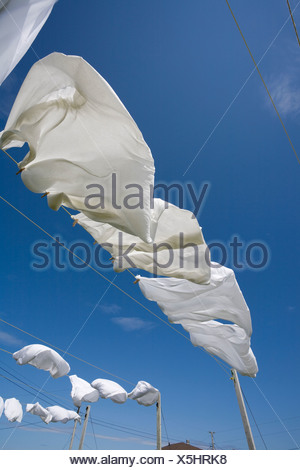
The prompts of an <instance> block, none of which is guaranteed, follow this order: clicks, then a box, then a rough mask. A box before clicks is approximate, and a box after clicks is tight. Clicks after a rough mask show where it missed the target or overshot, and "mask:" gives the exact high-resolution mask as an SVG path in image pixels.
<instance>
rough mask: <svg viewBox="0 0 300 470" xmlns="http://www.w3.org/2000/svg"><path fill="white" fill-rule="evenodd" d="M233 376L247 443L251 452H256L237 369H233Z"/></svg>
mask: <svg viewBox="0 0 300 470" xmlns="http://www.w3.org/2000/svg"><path fill="white" fill-rule="evenodd" d="M231 375H232V377H231V378H232V380H233V383H234V388H235V393H236V396H237V400H238V404H239V408H240V413H241V417H242V421H243V425H244V430H245V434H246V438H247V442H248V447H249V450H256V447H255V444H254V440H253V436H252V431H251V428H250V423H249V419H248V415H247V411H246V407H245V403H244V399H243V395H242V390H241V386H240V381H239V378H238V375H237V371H236V370H235V369H231Z"/></svg>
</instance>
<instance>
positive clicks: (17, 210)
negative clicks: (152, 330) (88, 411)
mask: <svg viewBox="0 0 300 470" xmlns="http://www.w3.org/2000/svg"><path fill="white" fill-rule="evenodd" d="M0 199H2V201H4V202H5V203H6V204H8V205H9V206H10V207H11V208H12V209H14V210H15V211H16V212H18V213H19V214H20V215H22V216H23V217H24V218H25V219H27V220H28V221H29V222H31V223H32V224H33V225H34V226H35V227H37V228H38V229H39V230H41V231H42V232H43V233H45V234H46V235H47V236H48V237H50V238H51V239H53V240H54V241H55V242H56V243H58V244H59V245H60V246H61V247H63V248H64V249H65V250H66V251H68V252H69V253H72V255H73V256H75V257H76V258H77V259H79V260H80V261H81V262H83V263H84V264H85V265H86V266H88V267H89V268H90V269H92V270H93V271H94V272H96V273H97V274H98V275H99V276H101V277H102V278H103V279H105V280H106V281H107V282H109V283H110V284H111V285H113V286H114V287H116V288H117V289H118V290H119V291H120V292H122V293H123V294H124V295H126V296H127V297H129V298H130V299H131V300H133V301H134V302H135V303H137V304H138V305H139V306H140V307H142V308H143V309H145V310H146V311H147V312H148V313H150V314H151V315H153V316H155V317H156V318H157V319H158V320H160V321H161V322H162V323H164V324H165V325H167V326H168V327H169V328H171V329H172V330H173V331H175V332H176V333H177V334H179V335H181V336H182V337H183V338H185V339H186V340H187V341H189V342H190V343H191V340H190V338H188V337H187V336H186V335H184V334H183V333H181V332H180V331H179V330H177V329H176V328H174V327H173V326H172V325H171V324H170V323H168V322H167V321H165V320H163V319H162V318H161V317H160V316H159V315H156V314H155V313H154V312H152V310H150V309H149V308H148V307H146V306H145V305H144V304H142V303H141V302H139V301H138V300H137V299H136V298H135V297H133V296H132V295H130V294H129V293H128V292H126V291H125V290H124V289H122V288H121V287H119V286H118V285H117V284H115V283H114V282H113V281H111V280H110V279H108V278H107V277H106V276H104V275H103V274H102V273H101V272H100V271H98V270H97V269H95V268H94V267H93V266H92V265H91V264H89V263H87V262H86V261H85V260H83V259H82V258H81V257H80V256H78V255H76V254H75V253H74V252H72V251H71V250H70V249H69V248H67V247H66V246H65V244H64V243H60V242H58V241H57V239H56V238H55V237H53V236H52V235H51V234H50V233H48V232H47V231H46V230H44V229H43V228H42V227H41V226H40V225H38V224H37V223H36V222H34V221H33V220H32V219H30V218H29V217H28V216H27V215H25V214H24V213H23V212H22V211H20V210H19V209H17V208H16V207H15V206H13V205H12V204H11V203H10V202H9V201H7V200H6V199H5V198H3V197H2V196H0ZM0 320H1V321H4V320H2V319H0ZM7 324H8V323H7ZM11 326H12V325H11ZM18 329H20V328H18ZM20 331H22V330H21V329H20ZM23 332H24V331H23ZM41 341H43V340H41ZM43 342H44V343H45V344H49V343H47V342H45V341H43ZM53 347H55V346H53ZM56 349H58V350H60V349H59V348H56ZM199 349H201V350H202V351H204V352H205V353H206V354H208V355H209V356H210V357H211V358H212V359H214V360H215V361H216V362H217V364H219V366H220V367H221V368H222V369H223V370H224V372H225V373H226V374H227V375H228V376H230V374H229V372H228V371H227V370H226V368H225V365H223V363H222V362H221V361H220V360H219V359H218V358H217V357H216V356H214V355H213V354H211V353H210V352H209V351H207V350H206V349H205V348H203V347H202V346H199ZM61 351H62V350H61ZM63 352H64V353H65V354H69V355H71V354H70V353H68V352H67V351H63ZM71 356H72V355H71ZM73 357H75V356H73ZM77 359H78V358H77ZM226 367H227V368H228V369H229V367H228V365H227V364H226ZM100 370H103V369H100ZM104 372H106V373H108V372H107V371H104ZM109 374H110V373H109ZM110 375H112V374H110ZM117 378H119V379H120V380H124V381H125V382H128V381H127V380H125V379H122V378H121V377H117Z"/></svg>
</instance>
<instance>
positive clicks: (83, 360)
mask: <svg viewBox="0 0 300 470" xmlns="http://www.w3.org/2000/svg"><path fill="white" fill-rule="evenodd" d="M0 197H1V196H0ZM0 321H1V322H2V323H5V324H6V325H8V326H11V327H12V328H15V329H16V330H18V331H21V332H22V333H24V334H26V335H28V336H31V337H32V338H34V339H37V340H38V341H41V342H42V343H44V344H47V345H48V346H51V347H52V348H55V349H57V350H58V351H60V352H63V353H64V354H68V355H69V356H71V357H73V358H74V359H77V360H78V361H81V362H83V363H84V364H87V365H89V366H91V367H94V368H95V369H98V370H101V371H102V372H105V373H106V374H108V375H111V376H112V377H115V378H117V379H119V380H123V381H124V382H127V383H129V384H130V385H135V384H134V383H133V382H130V381H129V380H126V379H123V378H122V377H119V376H117V375H115V374H113V373H111V372H109V371H107V370H105V369H102V368H101V367H99V366H96V365H95V364H92V363H90V362H88V361H86V360H85V359H82V358H80V357H78V356H75V355H74V354H71V353H69V352H67V351H64V350H63V349H61V348H59V347H57V346H55V345H54V344H51V343H49V342H48V341H45V340H43V339H42V338H39V337H38V336H35V335H33V334H31V333H29V332H28V331H25V330H23V329H22V328H19V327H18V326H16V325H13V324H12V323H9V322H7V321H6V320H3V318H0ZM0 350H1V351H4V352H6V353H8V354H12V353H11V352H9V351H6V350H5V349H1V348H0Z"/></svg>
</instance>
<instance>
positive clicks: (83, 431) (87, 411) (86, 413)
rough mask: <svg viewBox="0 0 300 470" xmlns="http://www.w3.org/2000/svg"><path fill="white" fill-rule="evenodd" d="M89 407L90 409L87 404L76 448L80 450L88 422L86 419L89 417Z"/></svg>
mask: <svg viewBox="0 0 300 470" xmlns="http://www.w3.org/2000/svg"><path fill="white" fill-rule="evenodd" d="M90 409H91V407H90V405H88V406H87V407H86V412H85V417H84V423H83V429H82V433H81V438H80V442H79V447H78V450H82V447H83V442H84V438H85V433H86V428H87V423H88V419H89V414H90Z"/></svg>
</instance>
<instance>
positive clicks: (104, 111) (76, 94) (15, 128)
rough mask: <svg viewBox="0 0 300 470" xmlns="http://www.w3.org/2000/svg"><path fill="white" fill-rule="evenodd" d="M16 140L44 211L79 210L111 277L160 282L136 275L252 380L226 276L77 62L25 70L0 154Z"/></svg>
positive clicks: (125, 122)
mask: <svg viewBox="0 0 300 470" xmlns="http://www.w3.org/2000/svg"><path fill="white" fill-rule="evenodd" d="M24 3H26V2H24ZM37 3H38V2H37ZM49 3H52V2H49ZM8 5H9V3H8ZM4 8H5V7H4ZM3 11H4V10H3V9H2V10H0V15H1V14H2V12H3ZM0 20H1V16H0ZM25 142H27V143H28V145H29V152H28V154H27V155H26V156H25V158H24V159H23V160H22V161H21V162H20V163H19V164H18V166H19V172H18V173H20V174H21V178H22V180H23V182H24V184H25V186H26V187H27V188H28V189H29V190H31V191H33V192H35V193H42V194H44V195H46V196H47V200H48V205H49V207H50V208H52V209H54V210H58V209H59V208H60V207H61V206H63V207H68V208H70V209H73V210H77V211H79V213H77V214H75V215H73V216H72V217H73V219H74V220H75V222H78V223H79V224H80V225H81V226H82V227H83V228H84V229H85V230H87V231H88V232H89V233H90V234H91V235H92V236H93V238H94V239H95V240H96V241H97V242H98V243H100V244H101V245H102V246H103V247H104V248H105V249H107V250H108V251H109V252H110V253H111V255H112V257H113V261H114V269H115V270H116V271H123V270H124V269H127V268H128V267H136V268H139V269H143V270H145V271H148V272H150V273H154V274H158V275H160V276H166V277H163V278H153V279H151V278H145V277H138V279H137V280H138V281H139V282H138V284H139V286H140V288H141V291H142V293H143V294H144V295H145V296H146V297H147V298H148V299H149V300H153V301H156V302H157V304H158V305H159V307H160V308H161V309H162V311H163V312H164V314H166V315H167V317H168V319H169V321H170V322H173V323H180V324H181V325H182V326H183V328H184V329H186V330H187V331H188V332H189V334H190V338H191V342H192V343H193V344H194V345H195V346H199V347H203V348H204V349H205V350H207V351H208V352H209V353H210V354H212V355H215V356H218V357H220V358H221V359H223V360H224V361H226V362H227V363H228V364H230V366H232V367H234V368H236V370H237V371H239V372H240V373H241V374H243V375H249V376H252V377H255V375H256V373H257V370H258V368H257V363H256V359H255V356H254V354H253V352H252V350H251V347H250V337H251V334H252V327H251V318H250V312H249V309H248V307H247V304H246V302H245V300H244V297H243V295H242V293H241V291H240V289H239V286H238V284H237V281H236V279H235V275H234V273H233V271H232V270H231V269H228V268H225V267H223V266H220V265H218V264H217V263H212V262H211V261H210V255H209V250H208V247H207V245H206V244H205V241H204V238H203V234H202V228H201V227H200V226H199V224H198V222H197V220H196V218H195V217H194V215H193V214H192V213H191V212H190V211H186V210H184V209H180V208H179V207H176V206H175V205H172V204H168V203H166V202H165V201H162V200H161V199H157V198H153V188H154V171H155V169H154V161H153V158H152V154H151V151H150V149H149V147H148V145H147V144H146V142H145V141H144V139H143V136H142V134H141V132H140V130H139V129H138V127H137V125H136V123H135V122H134V120H133V119H132V117H131V116H130V114H129V113H128V111H127V110H126V108H125V107H124V105H123V104H122V103H121V101H120V99H119V98H118V96H117V95H116V94H115V92H114V91H113V90H112V88H111V87H110V86H109V84H108V83H107V82H106V81H105V80H104V79H103V77H101V75H99V74H98V72H97V71H96V70H94V69H93V68H92V67H91V66H90V65H89V64H88V63H87V62H86V61H84V60H83V59H82V58H81V57H77V56H66V55H64V54H61V53H52V54H50V55H49V56H47V57H45V58H44V59H42V60H40V61H38V62H37V63H35V64H34V65H33V66H32V68H31V70H30V71H29V73H28V75H27V77H26V78H25V80H24V82H23V85H22V86H21V89H20V91H19V93H18V95H17V98H16V100H15V103H14V105H13V107H12V110H11V112H10V115H9V117H8V121H7V123H6V126H5V129H4V130H3V131H2V132H1V133H0V148H2V149H3V150H6V149H9V148H11V147H22V146H23V145H24V143H25ZM129 248H130V250H129ZM128 250H129V253H128ZM224 322H229V323H224Z"/></svg>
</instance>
